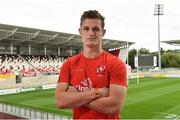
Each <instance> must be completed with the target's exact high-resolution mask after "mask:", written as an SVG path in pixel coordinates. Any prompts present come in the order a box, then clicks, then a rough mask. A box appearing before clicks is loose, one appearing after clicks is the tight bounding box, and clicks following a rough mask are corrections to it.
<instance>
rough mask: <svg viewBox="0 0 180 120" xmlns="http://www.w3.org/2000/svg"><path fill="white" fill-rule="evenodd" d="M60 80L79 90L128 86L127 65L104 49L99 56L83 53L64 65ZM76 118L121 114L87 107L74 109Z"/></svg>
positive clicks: (114, 116)
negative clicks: (93, 56)
mask: <svg viewBox="0 0 180 120" xmlns="http://www.w3.org/2000/svg"><path fill="white" fill-rule="evenodd" d="M58 82H67V83H69V84H70V85H72V86H74V87H75V88H76V89H77V90H79V91H88V90H90V89H91V88H101V87H109V85H110V84H118V85H123V86H126V87H127V73H126V66H125V64H124V62H123V61H122V60H120V59H119V58H118V57H116V56H114V55H111V54H110V53H108V52H106V51H103V52H102V53H101V54H100V55H99V56H98V57H96V58H93V59H90V58H86V57H85V56H84V55H83V53H80V54H78V55H75V56H73V57H70V58H69V59H68V60H67V61H66V62H65V63H64V64H63V66H62V68H61V71H60V77H59V80H58ZM73 112H74V115H73V118H74V119H98V118H99V119H118V118H119V114H117V115H111V114H104V113H100V112H97V111H94V110H91V109H89V108H87V107H79V108H74V109H73Z"/></svg>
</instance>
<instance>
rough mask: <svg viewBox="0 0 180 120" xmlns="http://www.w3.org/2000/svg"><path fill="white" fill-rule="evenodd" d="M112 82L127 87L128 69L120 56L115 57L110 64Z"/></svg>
mask: <svg viewBox="0 0 180 120" xmlns="http://www.w3.org/2000/svg"><path fill="white" fill-rule="evenodd" d="M110 84H118V85H123V86H126V87H127V70H126V65H125V63H124V62H123V61H122V60H120V59H119V58H116V59H113V60H112V61H111V64H110Z"/></svg>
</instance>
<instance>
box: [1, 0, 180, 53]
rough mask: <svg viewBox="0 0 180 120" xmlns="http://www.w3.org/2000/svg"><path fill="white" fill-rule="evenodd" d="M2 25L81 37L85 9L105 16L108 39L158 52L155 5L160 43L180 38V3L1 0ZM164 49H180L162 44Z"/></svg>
mask: <svg viewBox="0 0 180 120" xmlns="http://www.w3.org/2000/svg"><path fill="white" fill-rule="evenodd" d="M0 3H1V7H0V23H1V24H10V25H16V26H24V27H31V28H38V29H45V30H52V31H58V32H67V33H73V34H78V28H79V22H80V16H81V14H82V12H83V11H84V10H89V9H96V10H98V11H100V12H101V13H102V15H104V16H105V17H106V18H105V22H106V26H105V28H106V30H107V32H106V35H105V36H104V37H105V38H109V39H116V40H124V41H132V42H136V44H135V45H133V46H131V48H138V49H139V48H141V47H144V48H147V49H150V50H151V51H157V50H158V45H157V43H158V33H157V32H158V31H157V30H158V29H157V16H154V15H153V14H154V7H155V4H164V15H163V16H160V27H161V41H166V40H177V39H180V12H179V11H180V7H179V5H180V1H179V0H0ZM161 47H163V49H178V48H179V49H180V47H179V46H171V45H167V44H164V43H162V44H161Z"/></svg>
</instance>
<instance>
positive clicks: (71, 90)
mask: <svg viewBox="0 0 180 120" xmlns="http://www.w3.org/2000/svg"><path fill="white" fill-rule="evenodd" d="M67 92H78V90H77V89H76V88H75V87H74V86H69V87H68V90H67Z"/></svg>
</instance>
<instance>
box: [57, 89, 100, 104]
mask: <svg viewBox="0 0 180 120" xmlns="http://www.w3.org/2000/svg"><path fill="white" fill-rule="evenodd" d="M98 97H99V96H98V95H96V94H95V90H90V91H86V92H59V93H58V92H57V93H56V103H57V106H58V107H59V108H75V107H80V106H82V105H84V104H87V103H88V102H90V101H92V100H94V99H95V98H98Z"/></svg>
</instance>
